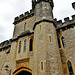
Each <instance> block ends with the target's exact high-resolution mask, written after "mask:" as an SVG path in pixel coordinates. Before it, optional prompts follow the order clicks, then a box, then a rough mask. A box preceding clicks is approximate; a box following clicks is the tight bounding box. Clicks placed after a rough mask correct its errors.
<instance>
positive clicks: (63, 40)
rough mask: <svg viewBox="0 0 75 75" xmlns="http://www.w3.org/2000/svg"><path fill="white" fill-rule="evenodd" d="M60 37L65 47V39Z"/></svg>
mask: <svg viewBox="0 0 75 75" xmlns="http://www.w3.org/2000/svg"><path fill="white" fill-rule="evenodd" d="M61 39H62V44H63V47H64V48H66V43H65V39H64V37H63V36H62V37H61Z"/></svg>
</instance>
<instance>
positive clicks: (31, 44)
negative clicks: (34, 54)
mask: <svg viewBox="0 0 75 75" xmlns="http://www.w3.org/2000/svg"><path fill="white" fill-rule="evenodd" d="M32 50H33V40H32V39H30V51H32Z"/></svg>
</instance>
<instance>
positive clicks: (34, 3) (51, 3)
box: [32, 0, 54, 9]
mask: <svg viewBox="0 0 75 75" xmlns="http://www.w3.org/2000/svg"><path fill="white" fill-rule="evenodd" d="M41 1H44V2H49V3H50V5H51V7H52V9H53V7H54V3H53V0H32V8H33V9H34V8H35V5H36V4H37V3H40V2H41Z"/></svg>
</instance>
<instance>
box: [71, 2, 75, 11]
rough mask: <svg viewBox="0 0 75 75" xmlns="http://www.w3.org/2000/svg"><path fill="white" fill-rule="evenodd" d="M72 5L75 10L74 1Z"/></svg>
mask: <svg viewBox="0 0 75 75" xmlns="http://www.w3.org/2000/svg"><path fill="white" fill-rule="evenodd" d="M72 7H73V8H74V10H75V2H74V3H72Z"/></svg>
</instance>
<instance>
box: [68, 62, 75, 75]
mask: <svg viewBox="0 0 75 75" xmlns="http://www.w3.org/2000/svg"><path fill="white" fill-rule="evenodd" d="M67 64H68V69H69V74H70V75H74V74H73V69H72V65H71V62H70V61H68V63H67Z"/></svg>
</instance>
